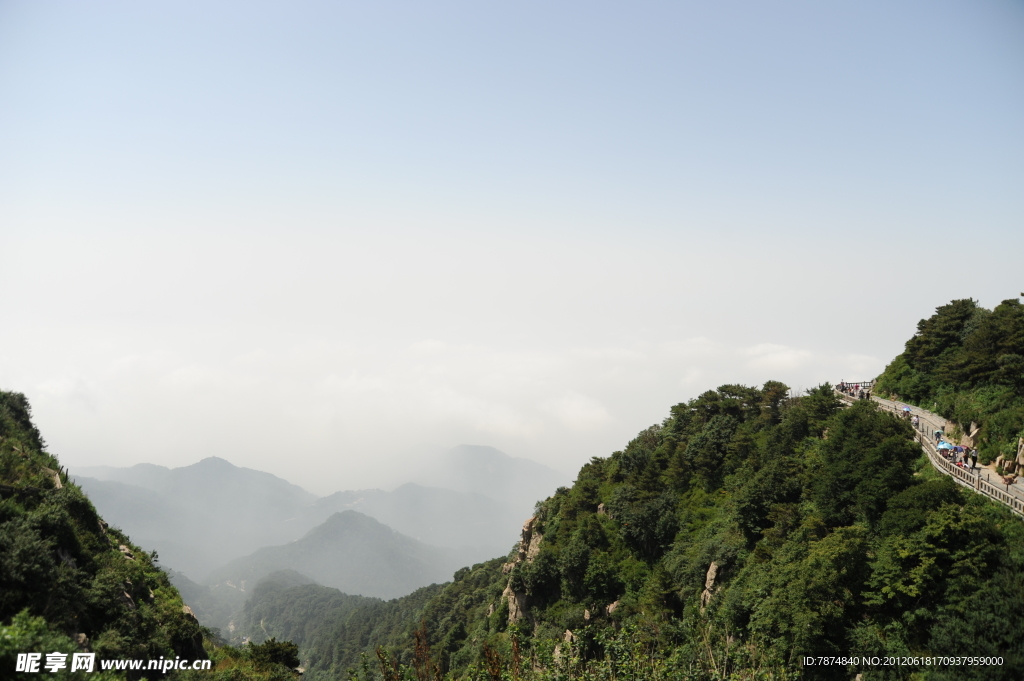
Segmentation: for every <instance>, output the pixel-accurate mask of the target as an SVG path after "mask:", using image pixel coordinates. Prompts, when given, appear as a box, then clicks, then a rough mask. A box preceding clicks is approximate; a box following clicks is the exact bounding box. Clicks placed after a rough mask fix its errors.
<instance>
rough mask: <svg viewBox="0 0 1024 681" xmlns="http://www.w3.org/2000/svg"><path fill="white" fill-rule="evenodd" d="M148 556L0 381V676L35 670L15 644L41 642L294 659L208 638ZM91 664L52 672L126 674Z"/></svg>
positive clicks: (275, 675)
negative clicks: (98, 505)
mask: <svg viewBox="0 0 1024 681" xmlns="http://www.w3.org/2000/svg"><path fill="white" fill-rule="evenodd" d="M155 558H156V556H155V555H153V554H150V553H148V552H146V551H145V550H143V549H141V548H139V547H138V546H136V545H135V544H133V543H132V542H131V541H130V540H129V539H128V537H127V536H125V535H124V534H123V533H122V532H120V531H119V530H117V529H116V528H113V527H109V526H108V525H107V524H106V523H105V522H104V521H103V519H102V518H100V517H99V515H97V513H96V510H95V509H94V508H93V505H92V503H90V501H89V499H87V498H86V496H85V495H84V494H83V493H82V490H81V489H79V487H78V486H77V485H75V484H74V483H73V482H71V481H70V480H69V479H68V477H67V475H66V473H64V471H63V470H62V469H61V466H60V464H59V462H58V461H57V459H56V457H54V456H53V455H51V454H49V453H47V452H46V449H45V444H44V442H43V439H42V437H41V436H40V434H39V431H38V430H37V429H36V427H35V426H34V425H33V424H32V421H31V410H30V408H29V404H28V401H27V400H26V399H25V396H24V395H21V394H19V393H11V392H2V391H0V678H2V679H25V680H28V679H38V678H40V672H38V671H37V672H35V673H32V672H17V671H16V658H17V655H18V654H19V653H41V654H43V655H44V658H43V661H44V663H45V659H46V658H45V655H46V654H48V653H54V652H59V653H64V654H71V653H78V652H83V651H84V652H92V653H95V654H96V657H97V660H132V659H141V660H157V659H159V658H168V659H175V658H176V657H181V658H183V659H189V660H196V659H207V655H208V653H212V656H213V657H214V660H213V661H212V662H213V663H214V664H215V666H216V668H218V669H220V670H222V671H223V672H224V673H226V674H228V675H229V677H230V678H233V679H237V680H238V681H244V680H246V679H252V680H257V679H259V680H261V681H269V680H271V679H274V680H282V681H283V680H284V679H288V678H292V672H291V670H290V669H288V668H287V667H286V666H283V665H282V664H281V662H282V661H283V662H291V661H292V659H291V658H290V657H289V656H288V653H289V651H290V650H289V648H288V647H287V646H285V647H283V648H282V647H281V646H280V645H278V644H276V642H271V643H269V644H266V645H264V646H262V647H259V648H254V647H249V648H247V649H245V650H237V649H232V648H228V647H217V646H214V645H213V644H212V643H211V642H210V641H205V642H204V638H203V633H204V632H203V630H202V628H201V627H200V626H199V624H198V623H197V622H196V620H195V618H194V617H192V615H191V614H190V613H189V612H188V611H187V610H186V609H185V607H184V604H183V603H182V600H181V597H180V595H179V594H178V591H177V590H176V589H175V588H174V587H173V586H172V585H171V583H170V582H169V581H168V578H167V575H166V574H165V573H164V572H163V571H161V570H160V569H159V568H158V567H157V566H156V565H155ZM204 643H205V644H206V645H204ZM66 659H70V658H66ZM296 662H297V661H296ZM94 666H95V669H96V671H93V672H83V671H76V672H75V673H73V674H72V673H70V671H69V670H70V664H68V666H67V668H65V669H64V670H63V671H61V672H60V673H59V674H57V675H56V676H55V678H56V677H59V678H62V679H77V680H82V681H84V680H86V679H88V680H90V681H96V680H100V681H102V680H104V679H108V680H109V679H120V678H124V675H125V672H114V671H101V670H100V663H99V662H97V663H96V664H95V665H94ZM42 674H43V675H45V676H50V673H48V672H46V670H43V671H42ZM204 674H205V675H206V678H211V677H210V672H209V671H196V672H184V673H174V672H171V673H170V674H164V673H162V672H161V671H159V670H158V671H143V672H137V673H135V674H134V675H132V674H131V673H129V678H139V677H140V676H141V675H148V676H150V677H151V678H164V679H168V678H178V679H189V680H194V679H199V678H204V677H203V675H204Z"/></svg>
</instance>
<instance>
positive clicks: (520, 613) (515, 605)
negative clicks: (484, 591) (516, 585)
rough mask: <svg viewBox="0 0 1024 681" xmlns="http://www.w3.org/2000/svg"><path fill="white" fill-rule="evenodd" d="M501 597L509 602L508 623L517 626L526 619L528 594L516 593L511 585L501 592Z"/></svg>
mask: <svg viewBox="0 0 1024 681" xmlns="http://www.w3.org/2000/svg"><path fill="white" fill-rule="evenodd" d="M501 597H502V598H503V599H505V600H506V601H508V623H509V624H515V623H517V622H519V621H520V620H522V619H525V618H526V594H524V593H520V592H519V591H514V590H513V589H512V585H511V584H509V585H507V586H506V587H505V590H504V591H502V592H501Z"/></svg>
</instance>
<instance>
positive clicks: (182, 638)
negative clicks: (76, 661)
mask: <svg viewBox="0 0 1024 681" xmlns="http://www.w3.org/2000/svg"><path fill="white" fill-rule="evenodd" d="M1022 357H1024V306H1022V305H1021V304H1020V302H1019V301H1017V300H1014V299H1011V300H1006V301H1003V302H1002V303H1001V304H1000V305H998V306H996V307H995V308H994V309H991V310H990V309H986V308H983V307H981V306H979V305H978V304H977V303H976V302H975V301H973V300H955V301H952V302H951V303H949V304H948V305H944V306H941V307H939V308H938V309H937V310H936V312H935V314H934V315H933V316H931V317H930V318H928V319H925V320H922V321H921V322H920V323H919V324H918V327H917V332H916V333H915V334H914V335H913V337H912V338H910V339H909V340H908V341H907V343H906V345H905V349H904V352H903V353H901V354H900V355H899V356H898V357H896V358H895V359H894V360H893V361H892V362H890V363H889V365H888V366H887V368H886V369H885V371H884V372H883V373H882V374H881V375H880V376H878V377H877V379H871V380H866V381H864V382H863V384H860V385H857V386H856V389H855V390H851V389H850V388H849V386H848V385H846V384H843V390H842V391H840V390H837V389H836V388H834V387H833V386H832V385H829V384H823V385H820V386H817V387H815V388H812V389H810V390H806V391H801V392H800V393H797V391H793V390H791V389H790V387H789V386H787V385H785V384H784V383H782V382H779V381H767V382H765V383H763V384H762V385H759V386H745V385H741V384H726V385H722V386H719V387H718V388H715V389H709V390H707V391H705V392H703V393H701V394H700V395H699V396H697V397H695V398H693V399H690V400H687V401H685V402H680V403H677V404H675V405H671V406H669V407H668V409H667V413H666V414H662V415H660V420H659V421H657V422H656V423H655V424H654V425H651V426H650V427H648V428H645V429H643V430H641V431H640V432H639V433H638V434H637V435H636V436H635V437H634V438H633V439H631V440H630V441H629V442H626V443H623V447H622V449H621V450H617V451H614V452H611V453H603V454H600V455H598V454H595V456H593V457H592V458H591V459H590V461H589V462H588V463H586V464H585V465H583V466H582V467H581V468H580V469H579V471H578V472H577V474H576V476H575V479H574V480H566V479H563V477H562V475H561V474H560V473H558V472H557V471H554V470H552V469H551V468H548V467H546V466H544V465H542V464H540V463H537V462H534V461H530V460H528V459H522V458H514V457H510V456H508V455H506V454H504V453H502V452H501V451H499V450H497V449H495V448H493V447H488V446H470V445H462V446H458V447H455V448H454V449H451V450H449V451H447V452H444V453H443V454H439V455H436V456H434V457H432V458H428V459H426V460H424V462H423V466H422V468H421V469H420V470H415V471H410V473H409V478H408V480H407V481H406V482H405V484H402V485H400V486H398V487H396V488H394V489H391V490H389V491H385V490H380V489H361V490H339V491H337V492H335V493H333V494H329V495H327V496H322V497H318V496H316V495H313V494H311V493H309V492H307V491H305V490H303V489H302V488H300V487H298V486H296V485H293V484H291V483H290V482H288V481H286V480H283V479H281V478H279V477H276V476H274V475H271V474H269V473H265V472H260V471H256V470H252V469H248V468H244V467H239V466H236V465H233V464H232V463H231V462H230V461H228V460H227V459H225V458H219V457H210V458H206V459H203V460H201V461H199V462H198V463H195V464H193V465H190V466H184V467H179V468H166V467H162V466H156V465H150V464H139V465H136V466H132V467H127V468H114V467H93V468H80V469H78V470H74V471H67V470H65V469H64V468H63V467H62V465H61V464H60V462H59V460H58V459H57V458H56V457H55V456H54V455H53V454H52V453H49V452H48V451H47V448H46V444H45V441H44V440H43V438H42V435H41V433H40V432H39V430H38V429H37V428H36V426H35V424H34V423H33V421H32V415H31V408H30V405H29V401H28V399H27V398H26V397H25V396H24V395H22V394H20V393H15V392H2V393H0V474H2V479H0V670H2V672H0V676H2V675H4V674H8V673H9V672H10V670H16V674H15V676H13V677H9V676H2V678H16V679H19V680H21V679H31V678H38V673H36V672H34V671H33V670H31V669H28V665H29V663H30V662H31V660H29V659H28V658H27V657H26V652H25V651H30V650H31V651H44V650H45V651H46V652H47V653H48V654H52V655H53V656H55V657H56V658H60V657H61V656H64V657H67V656H72V655H75V654H78V655H87V656H88V655H94V656H96V658H97V659H99V660H101V661H103V660H131V659H137V660H147V659H150V660H160V661H163V660H174V661H177V660H181V659H186V660H204V661H209V663H210V664H209V667H210V669H199V668H194V669H193V668H188V669H186V668H178V667H174V669H173V670H172V671H170V673H169V674H167V673H165V671H163V670H158V671H150V670H147V669H145V668H140V669H139V670H137V671H132V670H130V669H129V670H128V671H116V670H109V669H107V668H106V667H104V668H103V669H101V670H98V671H89V672H85V671H74V672H72V671H67V672H66V674H65V676H64V677H66V678H73V679H120V678H130V679H138V678H149V679H156V678H175V679H182V680H184V681H198V680H200V679H204V680H209V679H214V680H216V681H243V680H247V679H253V680H261V681H262V680H275V681H278V680H284V679H296V678H299V677H300V676H301V677H302V678H307V679H313V680H316V681H328V680H333V679H345V680H346V681H376V680H381V681H405V680H412V679H415V680H416V681H440V680H442V679H449V680H454V679H465V680H473V681H520V680H523V681H556V680H557V681H563V680H564V681H568V680H570V679H578V680H580V681H598V680H600V681H613V680H621V679H631V680H639V679H645V680H647V679H650V680H652V681H659V680H664V681H668V680H683V679H685V680H688V681H718V680H724V679H780V680H782V679H798V678H802V679H859V680H868V679H935V680H945V679H950V680H952V679H1007V680H1009V679H1019V678H1021V675H1022V674H1024V638H1022V637H1021V636H1020V634H1019V628H1020V622H1021V621H1024V519H1022V517H1021V515H1020V501H1019V500H1021V499H1024V485H1022V484H1021V483H1020V482H1019V481H1018V480H1019V474H1020V473H1021V472H1024V373H1022V370H1024V362H1022V359H1021V358H1022ZM868 386H870V388H869V389H866V388H867V387H868ZM912 415H913V416H914V418H913V419H912V418H911V416H912ZM918 415H923V416H926V417H927V418H929V419H932V421H930V423H941V428H938V429H936V430H935V432H934V433H933V432H930V430H931V429H930V428H929V429H923V428H922V427H921V426H920V425H919V423H918V420H917V416H918ZM653 416H654V415H652V417H653ZM926 430H927V431H929V432H925V431H926ZM943 445H944V446H943ZM958 447H959V448H960V450H957V448H958ZM957 451H962V452H971V453H972V456H975V457H976V460H975V459H971V458H970V457H967V456H960V457H959V458H958V457H957V455H956V452H957ZM939 452H943V454H942V455H941V456H942V457H944V458H942V460H941V462H939V463H937V462H936V459H935V457H937V456H939ZM930 457H931V458H930ZM953 471H955V474H954V472H953ZM965 476H967V477H965ZM971 476H973V477H971ZM983 476H984V479H985V480H986V481H987V483H986V484H987V487H986V486H982V485H980V484H967V483H968V482H971V481H974V480H977V481H980V480H982V479H983ZM965 480H966V481H967V482H965ZM991 480H995V481H996V483H997V484H996V486H993V485H992V484H991V482H990V481H991ZM985 489H995V490H996V492H997V493H996V494H994V493H985V492H984V490H985ZM50 651H53V652H52V653H50ZM40 654H42V653H41V652H40ZM37 662H38V660H37ZM54 664H56V663H54ZM168 664H172V665H173V664H175V663H174V662H170V663H168ZM18 665H21V667H18Z"/></svg>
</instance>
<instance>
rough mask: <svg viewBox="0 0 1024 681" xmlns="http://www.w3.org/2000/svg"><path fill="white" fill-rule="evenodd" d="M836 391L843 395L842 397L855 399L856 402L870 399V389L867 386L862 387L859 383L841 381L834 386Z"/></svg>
mask: <svg viewBox="0 0 1024 681" xmlns="http://www.w3.org/2000/svg"><path fill="white" fill-rule="evenodd" d="M836 390H838V391H839V392H841V393H843V394H844V395H849V396H850V397H856V398H857V399H858V400H870V399H871V387H870V386H867V385H863V386H862V385H861V384H860V383H846V382H845V381H843V382H840V384H839V385H837V386H836Z"/></svg>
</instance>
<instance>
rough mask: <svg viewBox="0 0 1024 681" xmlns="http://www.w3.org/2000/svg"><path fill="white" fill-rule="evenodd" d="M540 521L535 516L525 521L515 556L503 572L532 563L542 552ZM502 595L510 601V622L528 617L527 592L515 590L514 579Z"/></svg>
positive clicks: (503, 566) (506, 564) (513, 622)
mask: <svg viewBox="0 0 1024 681" xmlns="http://www.w3.org/2000/svg"><path fill="white" fill-rule="evenodd" d="M537 525H538V521H537V517H536V516H534V517H532V518H530V519H529V520H527V521H526V522H525V523H523V530H522V532H521V534H520V536H519V547H518V549H517V550H516V555H515V558H513V559H512V561H511V562H509V563H505V564H504V565H502V566H501V572H502V574H506V575H507V574H509V573H511V572H512V571H513V570H514V569H515V568H516V567H517V566H518V565H521V564H523V563H532V562H533V560H534V559H535V558H536V557H537V554H538V553H540V544H541V542H542V541H543V540H544V535H543V534H541V533H540V531H539V530H538V529H537ZM501 597H502V598H503V599H505V600H507V601H508V623H509V624H515V623H516V622H518V621H520V620H522V619H523V618H525V617H526V594H525V593H522V592H519V591H515V590H514V589H513V588H512V580H511V578H509V583H508V584H507V585H506V586H505V591H503V592H502V594H501Z"/></svg>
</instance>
